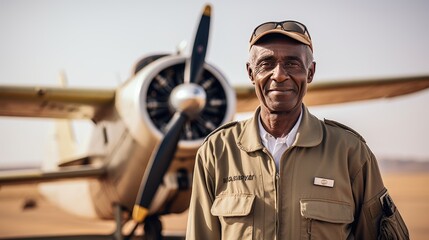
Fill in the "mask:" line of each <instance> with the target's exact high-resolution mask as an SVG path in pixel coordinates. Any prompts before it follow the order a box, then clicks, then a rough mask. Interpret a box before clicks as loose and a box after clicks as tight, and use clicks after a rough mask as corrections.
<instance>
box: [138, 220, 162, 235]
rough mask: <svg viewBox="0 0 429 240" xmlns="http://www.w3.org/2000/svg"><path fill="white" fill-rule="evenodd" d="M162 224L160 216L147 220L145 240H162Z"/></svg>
mask: <svg viewBox="0 0 429 240" xmlns="http://www.w3.org/2000/svg"><path fill="white" fill-rule="evenodd" d="M161 231H162V223H161V221H160V220H159V217H158V216H149V217H147V218H146V219H145V223H144V236H143V239H145V240H162V239H163V238H162V234H161Z"/></svg>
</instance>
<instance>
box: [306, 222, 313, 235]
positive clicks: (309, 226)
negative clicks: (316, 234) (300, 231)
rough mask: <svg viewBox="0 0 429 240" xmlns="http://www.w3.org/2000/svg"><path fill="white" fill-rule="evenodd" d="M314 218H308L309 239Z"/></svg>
mask: <svg viewBox="0 0 429 240" xmlns="http://www.w3.org/2000/svg"><path fill="white" fill-rule="evenodd" d="M312 221H313V219H311V218H309V219H308V225H307V234H308V240H311V224H312Z"/></svg>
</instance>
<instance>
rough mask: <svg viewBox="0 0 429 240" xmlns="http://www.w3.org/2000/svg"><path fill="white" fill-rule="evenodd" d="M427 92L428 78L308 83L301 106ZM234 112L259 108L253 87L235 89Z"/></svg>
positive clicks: (428, 86)
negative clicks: (235, 105) (235, 109)
mask: <svg viewBox="0 0 429 240" xmlns="http://www.w3.org/2000/svg"><path fill="white" fill-rule="evenodd" d="M427 88H429V76H417V77H401V78H385V79H381V78H380V79H372V80H370V79H367V80H355V81H342V82H325V83H317V82H316V83H312V84H310V85H309V87H308V91H307V95H306V96H305V97H304V103H305V104H306V105H307V106H316V105H327V104H335V103H346V102H354V101H362V100H369V99H377V98H391V97H396V96H401V95H405V94H409V93H414V92H417V91H421V90H424V89H427ZM235 90H236V93H237V112H250V111H253V110H255V108H256V107H257V106H258V105H259V101H258V99H257V98H256V95H255V91H254V88H253V86H250V87H237V88H236V89H235Z"/></svg>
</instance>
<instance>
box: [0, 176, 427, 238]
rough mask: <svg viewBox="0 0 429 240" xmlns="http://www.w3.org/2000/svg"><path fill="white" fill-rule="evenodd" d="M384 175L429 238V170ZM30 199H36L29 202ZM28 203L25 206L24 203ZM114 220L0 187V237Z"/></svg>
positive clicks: (182, 224)
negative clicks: (87, 216) (88, 215)
mask: <svg viewBox="0 0 429 240" xmlns="http://www.w3.org/2000/svg"><path fill="white" fill-rule="evenodd" d="M382 174H383V178H384V182H385V185H386V187H387V188H388V190H389V192H390V194H391V196H392V198H393V200H394V202H395V203H396V205H397V207H398V209H399V210H400V212H401V214H402V217H403V218H404V220H405V222H406V224H407V226H408V230H409V232H410V235H411V239H414V240H425V239H428V238H429V187H428V184H429V172H428V171H412V172H410V171H405V172H401V171H388V172H383V173H382ZM29 199H32V200H35V202H34V203H33V204H34V206H31V205H32V202H31V201H30V202H29ZM25 203H26V204H27V205H28V204H29V206H27V208H25V209H24V208H23V206H24V204H25ZM186 219H187V213H186V212H185V213H183V214H177V215H170V216H167V217H163V219H162V221H163V225H164V228H165V233H166V234H173V235H177V234H179V235H180V234H184V231H185V228H186ZM114 228H115V226H114V223H113V221H100V220H94V219H82V218H81V217H76V216H73V215H70V214H67V213H65V212H62V211H61V210H60V209H58V208H56V207H55V206H52V205H51V204H49V202H48V201H46V200H45V199H44V198H43V197H42V196H41V195H40V194H38V193H37V191H36V188H35V187H34V186H31V185H23V186H19V187H17V186H14V187H12V186H4V187H1V188H0V239H8V238H11V237H19V236H21V237H29V236H43V235H50V236H52V235H58V234H61V235H63V234H108V233H110V232H113V230H114Z"/></svg>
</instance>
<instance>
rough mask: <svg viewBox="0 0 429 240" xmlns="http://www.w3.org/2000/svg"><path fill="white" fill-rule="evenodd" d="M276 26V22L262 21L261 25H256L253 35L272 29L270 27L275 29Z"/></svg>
mask: <svg viewBox="0 0 429 240" xmlns="http://www.w3.org/2000/svg"><path fill="white" fill-rule="evenodd" d="M276 26H277V24H276V23H272V22H269V23H264V24H262V25H260V26H259V27H257V28H256V29H255V34H254V35H255V37H256V36H259V34H261V33H263V32H266V31H269V30H272V29H275V28H276Z"/></svg>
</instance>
